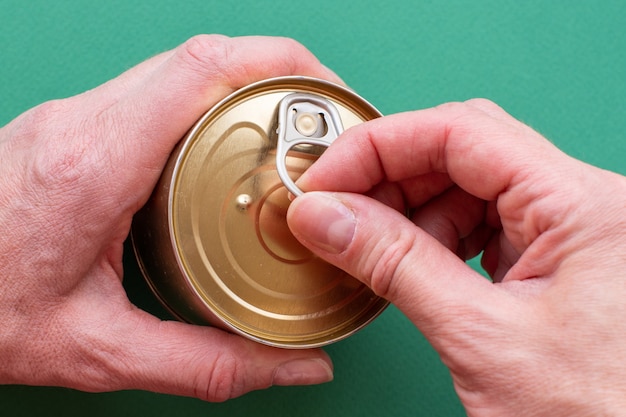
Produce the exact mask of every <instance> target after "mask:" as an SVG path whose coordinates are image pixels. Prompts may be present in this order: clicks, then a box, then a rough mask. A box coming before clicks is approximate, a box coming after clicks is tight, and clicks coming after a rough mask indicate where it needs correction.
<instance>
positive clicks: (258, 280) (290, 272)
mask: <svg viewBox="0 0 626 417" xmlns="http://www.w3.org/2000/svg"><path fill="white" fill-rule="evenodd" d="M294 93H305V94H313V95H315V96H316V97H320V98H321V99H323V100H327V101H329V102H330V103H331V105H332V107H333V108H334V109H336V110H337V113H338V115H339V117H340V119H341V124H342V127H343V128H345V129H347V128H349V127H351V126H354V125H356V124H359V123H362V122H363V121H366V120H370V119H373V118H376V117H379V116H380V113H379V112H378V111H377V110H376V109H375V108H374V107H373V106H372V105H370V104H369V103H368V102H366V101H365V100H364V99H362V98H361V97H359V96H358V95H356V94H355V93H354V92H352V91H350V90H348V89H346V88H344V87H341V86H338V85H335V84H332V83H329V82H326V81H322V80H317V79H312V78H306V77H281V78H277V79H271V80H266V81H262V82H259V83H256V84H253V85H251V86H248V87H246V88H244V89H242V90H239V91H237V92H236V93H234V94H233V95H231V96H229V97H228V98H227V99H225V100H223V101H222V102H220V103H219V104H218V105H217V106H215V107H214V108H213V109H212V110H210V111H209V112H208V113H207V114H205V115H204V117H203V118H202V119H201V120H199V121H198V123H197V124H196V125H195V126H194V128H193V129H192V130H191V131H190V133H189V134H188V135H187V137H186V138H185V139H184V142H183V143H182V147H181V148H180V152H179V153H178V154H177V155H176V162H175V165H174V167H173V171H172V178H171V183H170V188H169V202H168V215H169V228H170V234H171V241H172V244H173V246H174V250H175V254H176V259H177V262H178V264H179V268H180V269H181V270H182V273H183V276H184V280H186V283H187V284H188V285H189V286H190V287H192V288H193V291H194V292H195V294H196V295H197V297H198V298H199V299H200V300H201V301H202V304H203V305H205V306H206V308H207V309H209V310H210V311H211V314H212V315H213V316H215V317H217V319H218V320H219V321H221V322H222V324H224V325H225V326H226V327H227V328H230V329H232V330H233V331H235V332H237V333H240V334H243V335H245V336H247V337H250V338H252V339H254V340H257V341H260V342H262V343H266V344H269V345H273V346H281V347H294V348H297V347H313V346H321V345H325V344H328V343H331V342H334V341H337V340H340V339H343V338H345V337H347V336H348V335H350V334H352V333H354V332H355V331H357V330H358V329H360V328H362V327H363V326H365V325H366V324H367V323H369V322H370V321H371V320H373V319H374V318H375V317H376V316H377V315H378V314H380V313H381V312H382V310H383V309H384V308H385V307H386V306H387V304H388V303H387V301H385V300H384V299H381V298H379V297H377V296H376V295H375V294H373V293H372V291H371V290H370V289H369V288H367V287H366V286H365V285H363V284H361V283H360V282H359V281H358V280H356V279H355V278H353V277H351V276H349V275H348V274H346V273H345V272H343V271H342V270H340V269H338V268H336V267H334V266H332V265H330V264H328V263H326V262H325V261H322V260H321V259H319V258H318V257H316V256H314V255H313V254H312V253H311V252H310V251H309V250H307V249H306V248H304V247H303V246H302V245H301V244H300V243H299V242H298V241H297V240H296V239H295V238H294V237H293V235H292V234H291V232H290V231H289V228H288V226H287V222H286V212H287V208H288V206H289V204H290V201H289V198H288V191H287V189H286V188H285V186H284V184H283V181H282V180H281V178H280V176H279V175H278V172H277V162H276V161H277V158H276V155H277V140H278V139H277V138H278V133H277V131H278V122H277V121H278V119H279V115H278V111H279V107H280V106H279V104H280V103H281V101H283V99H284V98H285V97H286V96H288V95H290V94H294ZM316 117H318V115H316V114H311V113H308V114H304V115H297V117H294V121H295V123H296V128H297V129H298V130H299V131H302V132H304V133H305V134H306V135H309V136H311V135H313V133H314V132H315V130H316V129H317V127H316V126H317V125H316V123H317V122H316V120H315V118H316ZM320 152H321V149H320V147H318V146H315V145H308V144H300V145H298V146H295V147H294V148H292V149H290V150H289V152H288V153H287V154H286V156H285V159H284V162H285V166H286V170H287V172H288V173H289V176H290V177H291V178H292V179H293V180H295V179H296V178H297V177H298V176H299V175H300V174H301V173H302V172H304V171H305V170H306V169H307V168H308V167H309V166H310V165H311V164H312V163H313V162H314V161H315V159H316V158H317V156H318V155H319V153H320ZM311 221H316V219H311Z"/></svg>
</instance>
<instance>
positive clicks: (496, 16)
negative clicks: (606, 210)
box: [0, 0, 626, 417]
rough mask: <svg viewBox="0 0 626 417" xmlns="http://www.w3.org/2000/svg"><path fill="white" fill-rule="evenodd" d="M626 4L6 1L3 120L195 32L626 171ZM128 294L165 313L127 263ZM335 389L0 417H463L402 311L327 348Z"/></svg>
mask: <svg viewBox="0 0 626 417" xmlns="http://www.w3.org/2000/svg"><path fill="white" fill-rule="evenodd" d="M625 27H626V3H624V2H622V1H604V2H602V1H593V2H592V1H584V0H580V1H570V0H567V1H565V0H564V1H553V2H547V1H537V0H532V1H525V2H520V1H488V0H479V1H473V2H469V1H468V2H463V1H419V0H410V1H393V0H388V1H360V2H356V1H354V2H348V1H337V0H333V1H328V0H320V1H316V2H294V1H282V0H279V1H247V0H246V1H239V2H234V1H233V2H227V1H215V0H203V1H196V0H187V1H185V2H180V1H175V2H174V1H171V2H167V1H162V0H153V1H149V2H148V1H134V2H131V1H121V0H116V1H108V2H94V1H87V0H85V1H42V0H39V1H24V0H19V1H17V0H0V48H1V49H0V50H1V54H0V59H1V65H0V93H1V97H2V99H1V100H0V125H3V124H5V123H7V122H8V121H9V120H11V119H12V118H14V117H15V116H17V115H18V114H20V113H21V112H23V111H24V110H26V109H28V108H30V107H32V106H34V105H36V104H38V103H41V102H43V101H46V100H49V99H53V98H61V97H67V96H70V95H73V94H76V93H79V92H82V91H84V90H86V89H89V88H92V87H95V86H96V85H98V84H100V83H102V82H104V81H106V80H108V79H110V78H112V77H114V76H116V75H118V74H119V73H120V72H122V71H124V70H125V69H127V68H130V67H131V66H133V65H134V64H136V63H138V62H140V61H141V60H143V59H145V58H147V57H149V56H151V55H154V54H156V53H158V52H161V51H164V50H166V49H169V48H171V47H174V46H176V45H177V44H179V43H181V42H183V41H184V40H185V39H187V38H188V37H190V36H192V35H194V34H197V33H222V34H226V35H231V36H235V35H247V34H265V35H281V36H288V37H292V38H295V39H297V40H299V41H300V42H302V43H303V44H305V45H306V46H307V47H308V48H309V49H311V50H312V51H313V52H314V53H315V54H316V55H318V57H319V58H320V59H321V60H322V61H323V62H324V63H325V64H326V65H328V66H329V67H331V68H333V69H334V70H335V71H336V72H337V73H338V74H340V75H341V76H342V77H343V78H344V79H345V80H346V81H347V82H348V83H349V84H350V85H351V86H352V88H354V89H355V90H356V91H357V92H359V93H360V94H361V95H362V96H364V97H365V98H367V99H368V100H369V101H371V102H372V103H373V104H374V105H376V106H377V107H378V108H379V109H380V110H381V111H382V112H383V113H385V114H388V113H395V112H399V111H405V110H411V109H416V108H423V107H430V106H434V105H437V104H440V103H442V102H445V101H451V100H465V99H468V98H471V97H486V98H490V99H492V100H494V101H496V102H498V103H499V104H500V105H502V106H503V107H504V108H505V109H506V110H508V111H509V112H510V113H512V114H513V115H514V116H516V117H518V118H519V119H521V120H523V121H525V122H526V123H528V124H530V125H532V126H533V127H535V128H536V129H537V130H539V131H540V132H542V133H543V134H544V135H546V136H547V137H549V138H550V139H551V140H552V141H554V142H555V143H556V144H557V145H558V146H559V147H561V148H562V149H563V150H565V151H566V152H568V153H569V154H571V155H573V156H575V157H578V158H580V159H583V160H585V161H588V162H590V163H592V164H595V165H599V166H601V167H604V168H607V169H611V170H614V171H618V172H621V173H623V174H626V165H625V164H624V161H625V158H626V140H625V137H626V29H624V28H625ZM126 286H127V288H128V291H129V294H130V296H131V299H132V300H134V301H135V302H136V303H137V304H138V305H139V306H141V307H143V308H146V309H148V310H149V311H152V312H155V313H156V314H162V312H161V310H160V308H159V307H158V305H157V304H156V302H155V301H154V299H153V298H152V296H151V294H150V293H149V292H148V290H147V288H146V287H145V285H144V284H143V282H142V281H141V278H140V276H139V273H138V271H137V267H136V265H135V263H134V261H133V259H132V257H130V256H127V262H126ZM327 350H328V352H329V353H330V354H331V356H332V357H333V359H334V362H335V369H336V377H335V381H334V382H332V383H330V384H326V385H322V386H317V387H302V388H300V387H299V388H272V389H269V390H266V391H260V392H255V393H252V394H249V395H246V396H244V397H242V398H239V399H236V400H233V401H229V402H226V403H222V404H208V403H204V402H201V401H199V400H195V399H189V398H180V397H173V396H167V395H157V394H152V393H146V392H117V393H108V394H87V393H82V392H76V391H72V390H67V389H60V388H34V387H21V386H4V387H2V386H0V404H2V405H1V410H2V411H0V413H1V415H2V416H19V415H24V416H33V415H55V416H56V415H63V416H86V415H88V416H100V415H101V416H113V415H114V416H125V415H142V416H143V415H149V416H169V415H185V416H195V415H198V416H206V415H211V416H238V415H255V416H270V415H271V416H277V415H289V416H349V415H355V416H357V415H358V416H361V417H364V416H403V415H411V416H431V417H432V416H461V415H463V414H464V412H463V409H462V407H461V406H460V404H459V402H458V399H457V398H456V395H455V394H454V390H453V388H452V384H451V381H450V378H449V376H448V374H447V371H446V369H445V368H444V367H443V365H442V364H441V363H440V361H439V358H438V356H437V354H436V353H435V352H433V351H432V349H431V348H430V347H429V346H428V344H427V343H426V342H425V341H424V339H423V338H422V336H421V335H420V334H419V333H418V332H417V331H416V330H415V328H414V327H413V326H412V325H411V323H409V322H408V321H407V320H406V319H405V318H404V317H403V316H402V315H401V314H399V313H398V311H397V310H395V309H394V308H390V309H389V310H387V311H386V312H385V313H384V314H383V315H382V316H381V317H380V318H379V319H378V320H377V321H375V322H374V323H373V324H372V325H371V326H369V327H368V328H366V329H365V330H363V331H362V332H360V333H358V334H357V335H355V336H353V337H351V338H349V339H348V340H345V341H343V342H340V343H338V344H335V345H333V346H330V347H329V348H328V349H327Z"/></svg>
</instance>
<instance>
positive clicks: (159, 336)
mask: <svg viewBox="0 0 626 417" xmlns="http://www.w3.org/2000/svg"><path fill="white" fill-rule="evenodd" d="M283 75H308V76H312V77H318V78H324V79H328V80H330V81H334V82H341V81H340V80H339V79H338V78H337V76H336V75H335V74H333V73H332V72H331V71H329V70H328V69H326V68H325V67H324V66H323V65H322V64H320V63H319V62H318V60H317V59H316V58H315V57H314V56H313V55H311V53H310V52H308V51H307V50H306V49H305V48H304V47H302V46H301V45H299V44H297V43H296V42H294V41H292V40H288V39H278V38H273V39H270V38H262V37H253V38H234V39H229V38H226V37H222V36H198V37H195V38H193V39H190V40H189V41H187V42H186V43H184V44H183V45H181V46H180V47H178V48H176V49H174V50H172V51H169V52H165V53H163V54H160V55H158V56H156V57H154V58H152V59H150V60H148V61H146V62H144V63H142V64H140V65H138V66H137V67H135V68H132V69H131V70H129V71H128V72H126V73H124V74H122V75H121V76H120V77H118V78H116V79H114V80H112V81H110V82H108V83H106V84H104V85H102V86H100V87H97V88H95V89H93V90H91V91H88V92H86V93H84V94H81V95H78V96H76V97H72V98H69V99H64V100H57V101H52V102H48V103H45V104H43V105H41V106H38V107H36V108H34V109H32V110H30V111H27V112H26V113H24V114H22V115H21V116H19V117H18V118H16V119H15V120H14V121H12V122H11V123H9V124H8V125H6V126H4V127H3V128H2V129H0V230H1V231H2V232H1V233H0V254H1V255H0V317H2V330H1V331H0V383H4V384H29V385H54V386H63V387H70V388H75V389H79V390H84V391H92V392H100V391H112V390H120V389H142V390H150V391H156V392H162V393H169V394H176V395H184V396H193V397H198V398H201V399H204V400H209V401H223V400H226V399H228V398H232V397H236V396H239V395H242V394H244V393H246V392H248V391H251V390H256V389H262V388H267V387H269V386H272V385H307V384H316V383H322V382H326V381H329V380H331V379H332V364H331V361H330V359H329V358H328V356H327V355H326V354H325V353H324V352H323V351H321V350H299V351H298V350H281V349H274V348H270V347H267V346H263V345H260V344H257V343H254V342H251V341H248V340H245V339H243V338H241V337H238V336H234V335H231V334H228V333H225V332H223V331H220V330H217V329H215V328H208V327H200V326H192V325H188V324H183V323H179V322H174V321H161V320H159V319H157V318H156V317H153V316H151V315H150V314H148V313H146V312H144V311H141V310H139V309H138V308H136V307H135V306H133V305H132V304H131V303H130V302H129V300H128V298H127V296H126V293H125V291H124V289H123V287H122V275H123V270H122V269H123V268H122V247H123V242H124V240H125V239H126V237H127V236H128V232H129V228H130V224H131V220H132V216H133V214H134V213H135V212H136V211H137V210H138V209H139V208H140V207H141V206H142V205H143V204H144V203H145V202H146V200H147V199H148V197H149V195H150V193H151V191H152V189H153V187H154V185H155V184H156V181H157V179H158V177H159V175H160V173H161V171H162V169H163V166H164V164H165V162H166V160H167V158H168V156H169V154H170V152H171V150H172V148H173V147H174V146H175V144H176V143H177V142H178V141H179V140H180V139H181V138H182V137H183V135H184V134H185V132H186V131H187V130H188V129H189V127H190V126H191V125H192V124H193V123H194V122H195V121H196V120H197V119H198V118H199V117H200V116H201V115H202V113H204V112H205V111H206V110H208V109H209V108H210V107H211V106H212V105H213V104H215V103H216V102H217V101H218V100H220V99H222V98H223V97H225V96H226V95H227V94H229V93H230V92H232V91H234V90H236V89H238V88H240V87H243V86H245V85H248V84H250V83H252V82H254V81H258V80H262V79H266V78H270V77H276V76H283Z"/></svg>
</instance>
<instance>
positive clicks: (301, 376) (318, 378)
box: [272, 359, 333, 385]
mask: <svg viewBox="0 0 626 417" xmlns="http://www.w3.org/2000/svg"><path fill="white" fill-rule="evenodd" d="M332 380H333V370H332V368H331V367H330V365H329V364H328V363H327V362H326V361H324V360H323V359H298V360H294V361H291V362H286V363H283V364H282V365H280V366H279V367H278V368H277V369H276V372H275V373H274V379H273V381H272V383H273V385H313V384H322V383H324V382H329V381H332Z"/></svg>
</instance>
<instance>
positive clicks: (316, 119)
mask: <svg viewBox="0 0 626 417" xmlns="http://www.w3.org/2000/svg"><path fill="white" fill-rule="evenodd" d="M342 132H343V125H342V124H341V116H339V112H338V111H337V109H336V108H335V106H334V105H333V104H332V103H331V102H330V101H328V100H326V99H325V98H322V97H320V96H316V95H314V94H307V93H294V94H289V95H288V96H286V97H285V98H283V99H282V100H281V102H280V107H279V110H278V131H277V133H278V144H277V146H276V170H277V171H278V176H279V177H280V179H281V181H282V182H283V184H284V185H285V187H287V189H288V190H289V191H290V192H291V193H292V194H293V195H295V196H296V197H297V196H300V195H302V194H303V193H302V190H300V189H299V188H298V186H297V185H296V184H295V183H294V182H293V180H292V179H291V177H290V176H289V173H288V172H287V166H286V163H285V162H286V159H287V153H288V152H289V151H290V150H291V149H293V148H294V147H296V146H298V145H319V146H324V147H328V146H330V144H331V143H333V141H334V140H335V139H337V137H338V136H339V135H340V134H341V133H342Z"/></svg>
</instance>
